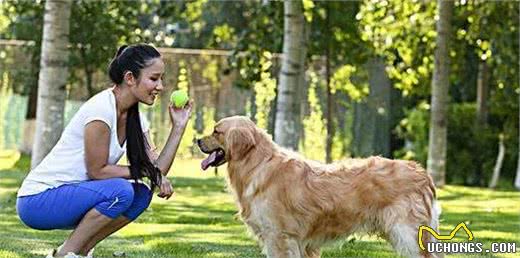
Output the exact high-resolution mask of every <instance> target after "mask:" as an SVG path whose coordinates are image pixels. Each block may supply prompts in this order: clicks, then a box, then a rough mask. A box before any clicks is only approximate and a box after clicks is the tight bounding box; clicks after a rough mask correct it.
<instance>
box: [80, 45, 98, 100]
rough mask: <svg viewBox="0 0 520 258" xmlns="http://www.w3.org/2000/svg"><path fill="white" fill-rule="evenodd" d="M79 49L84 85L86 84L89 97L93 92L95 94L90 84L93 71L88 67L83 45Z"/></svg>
mask: <svg viewBox="0 0 520 258" xmlns="http://www.w3.org/2000/svg"><path fill="white" fill-rule="evenodd" d="M79 50H80V51H79V52H80V55H81V58H82V59H83V61H82V63H83V64H84V67H83V71H84V72H85V85H86V86H87V92H88V96H89V98H90V97H92V96H94V94H96V92H95V90H94V85H93V84H92V83H93V82H92V77H93V75H94V71H93V69H92V68H90V65H89V64H88V61H87V52H86V50H85V47H81V48H80V49H79Z"/></svg>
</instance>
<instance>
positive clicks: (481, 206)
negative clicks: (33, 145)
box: [0, 151, 520, 258]
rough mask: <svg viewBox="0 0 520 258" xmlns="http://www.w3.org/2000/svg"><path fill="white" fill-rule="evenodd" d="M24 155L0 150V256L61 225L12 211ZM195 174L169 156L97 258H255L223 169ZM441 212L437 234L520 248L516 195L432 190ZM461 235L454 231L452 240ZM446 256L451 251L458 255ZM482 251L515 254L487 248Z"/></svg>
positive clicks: (349, 251) (355, 247)
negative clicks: (170, 189) (169, 188)
mask: <svg viewBox="0 0 520 258" xmlns="http://www.w3.org/2000/svg"><path fill="white" fill-rule="evenodd" d="M29 161H30V160H29V157H26V156H22V157H21V158H20V155H19V154H18V153H17V152H12V151H11V152H7V151H2V152H0V232H1V236H2V237H0V257H35V256H43V255H45V254H47V253H48V252H49V250H51V249H52V248H55V247H56V246H58V245H59V244H61V243H62V241H63V240H64V239H65V238H66V236H67V235H68V233H69V231H65V230H53V231H37V230H32V229H30V228H28V227H25V226H24V225H23V224H21V222H20V221H19V219H18V217H17V216H16V209H15V202H16V191H17V189H18V187H19V185H20V183H21V181H22V180H23V178H24V177H25V175H26V173H27V172H28V170H29ZM225 173H226V171H225V168H220V169H219V171H218V174H219V176H215V173H214V171H213V170H209V171H206V172H202V171H201V169H200V160H195V159H194V160H176V161H175V163H174V167H173V169H172V171H171V172H170V174H169V176H170V177H171V178H172V179H173V185H174V189H175V195H174V197H173V198H172V199H170V200H167V201H166V200H163V199H160V198H154V200H153V202H152V205H151V207H150V208H149V209H148V210H147V211H146V212H145V213H144V214H143V215H142V216H141V217H140V218H139V219H138V220H137V221H136V222H134V223H132V224H130V225H129V226H128V227H126V228H124V229H123V230H121V231H120V232H118V233H117V234H115V235H114V236H111V237H110V238H108V239H107V240H105V241H103V242H102V243H101V244H100V245H99V246H98V247H97V248H96V254H97V257H112V254H113V253H114V252H116V251H123V252H125V253H126V255H127V257H244V258H245V257H247V258H249V257H263V256H262V254H261V251H260V248H259V247H258V245H257V243H256V241H254V239H253V238H252V237H251V236H250V235H249V233H248V232H247V230H246V228H245V226H244V225H243V224H242V223H241V222H240V220H238V219H237V217H236V215H235V214H236V212H237V209H236V206H235V204H234V201H233V199H232V196H231V195H230V194H229V193H228V192H227V190H226V186H225V180H224V175H225ZM439 199H440V201H441V206H442V209H443V213H442V216H441V233H442V234H449V233H450V232H451V230H452V229H453V228H454V227H455V226H456V225H457V224H458V223H460V222H465V223H466V224H467V225H468V227H469V228H470V229H471V230H472V231H473V233H474V236H475V240H474V241H479V242H483V243H484V247H485V248H489V246H490V244H491V242H516V243H517V246H520V234H519V233H518V232H520V213H519V211H520V193H518V192H510V191H491V190H488V189H481V188H467V187H460V186H446V187H445V188H443V189H442V190H440V191H439ZM455 239H456V240H457V241H463V240H464V239H466V236H465V235H464V234H463V233H462V232H459V233H457V235H456V238H455ZM322 256H323V257H396V255H395V253H394V252H393V251H392V249H391V247H390V245H389V244H387V243H386V242H384V241H382V240H380V239H378V238H377V237H370V236H355V237H349V238H348V239H347V240H344V241H340V242H338V243H336V244H332V245H330V246H328V247H327V248H325V249H324V252H323V255H322ZM462 256H463V255H454V256H453V257H462ZM487 257H515V255H513V254H509V255H504V254H495V255H494V256H492V255H488V256H487Z"/></svg>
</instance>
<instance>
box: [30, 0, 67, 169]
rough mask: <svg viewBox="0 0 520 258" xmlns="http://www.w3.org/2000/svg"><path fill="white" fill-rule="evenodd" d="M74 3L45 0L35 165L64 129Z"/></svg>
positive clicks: (32, 161)
mask: <svg viewBox="0 0 520 258" xmlns="http://www.w3.org/2000/svg"><path fill="white" fill-rule="evenodd" d="M71 5H72V3H71V2H69V1H66V0H63V1H59V0H48V1H47V2H45V14H44V20H43V21H44V22H43V24H44V25H43V39H42V55H41V61H40V67H41V69H40V75H39V79H38V89H39V91H38V107H37V111H36V134H35V138H34V145H33V154H32V160H31V165H32V167H35V166H36V165H38V164H39V163H40V162H41V160H42V159H43V158H44V157H45V156H46V155H47V153H48V152H49V151H50V150H51V149H52V147H54V145H55V144H56V142H57V141H58V139H59V137H60V135H61V132H62V130H63V122H64V121H63V113H64V107H65V97H66V91H65V85H66V84H67V79H68V77H69V72H68V55H69V50H68V44H69V19H70V12H71Z"/></svg>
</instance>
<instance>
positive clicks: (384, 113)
mask: <svg viewBox="0 0 520 258" xmlns="http://www.w3.org/2000/svg"><path fill="white" fill-rule="evenodd" d="M367 70H368V72H369V85H370V95H368V97H367V100H366V103H360V104H355V108H354V110H355V112H354V122H353V126H354V132H353V139H352V144H353V145H352V152H353V154H354V156H358V157H366V156H370V155H382V156H384V157H390V140H391V130H392V129H391V126H390V123H391V119H390V118H391V105H390V104H391V103H390V101H391V93H392V91H391V90H392V83H391V82H390V79H389V78H388V74H387V73H386V69H385V63H384V60H383V59H382V58H380V57H377V58H373V59H371V60H370V61H369V62H368V64H367Z"/></svg>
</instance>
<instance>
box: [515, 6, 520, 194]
mask: <svg viewBox="0 0 520 258" xmlns="http://www.w3.org/2000/svg"><path fill="white" fill-rule="evenodd" d="M518 12H519V14H520V3H518ZM519 18H520V16H519ZM518 40H519V42H520V32H519V33H518ZM519 48H520V46H519ZM519 53H520V51H519ZM518 65H519V66H520V59H519V62H518ZM519 86H520V80H519ZM518 103H519V105H518V108H519V111H520V94H519V98H518ZM518 114H519V119H518V121H519V127H518V128H519V129H520V112H518ZM518 131H519V134H518V142H519V143H520V130H518ZM515 188H516V189H518V190H520V148H518V165H517V167H516V178H515Z"/></svg>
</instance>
